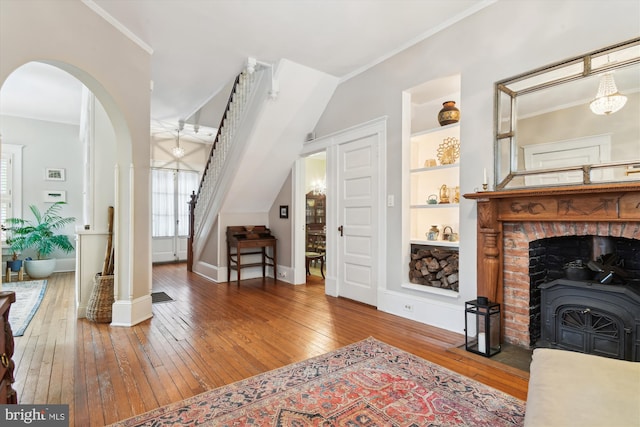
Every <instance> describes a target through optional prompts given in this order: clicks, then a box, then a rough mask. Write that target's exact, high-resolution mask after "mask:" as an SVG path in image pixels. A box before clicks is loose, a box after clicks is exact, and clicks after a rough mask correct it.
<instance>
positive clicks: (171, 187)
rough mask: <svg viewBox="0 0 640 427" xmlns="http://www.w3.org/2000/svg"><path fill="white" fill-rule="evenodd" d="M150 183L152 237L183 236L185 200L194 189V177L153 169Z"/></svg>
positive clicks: (186, 226)
mask: <svg viewBox="0 0 640 427" xmlns="http://www.w3.org/2000/svg"><path fill="white" fill-rule="evenodd" d="M151 181H152V182H151V188H152V190H151V191H152V199H151V205H152V206H151V209H152V235H153V237H173V236H186V235H187V234H188V233H189V200H190V199H191V193H192V192H193V191H195V190H196V189H197V186H198V174H197V173H196V172H192V171H175V170H167V169H153V170H152V175H151Z"/></svg>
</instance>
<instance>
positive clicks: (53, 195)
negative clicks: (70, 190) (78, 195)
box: [43, 190, 67, 203]
mask: <svg viewBox="0 0 640 427" xmlns="http://www.w3.org/2000/svg"><path fill="white" fill-rule="evenodd" d="M43 199H44V202H45V203H55V202H66V201H67V192H66V191H60V190H45V191H44V194H43Z"/></svg>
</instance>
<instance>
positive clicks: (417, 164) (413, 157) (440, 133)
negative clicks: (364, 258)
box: [409, 123, 460, 247]
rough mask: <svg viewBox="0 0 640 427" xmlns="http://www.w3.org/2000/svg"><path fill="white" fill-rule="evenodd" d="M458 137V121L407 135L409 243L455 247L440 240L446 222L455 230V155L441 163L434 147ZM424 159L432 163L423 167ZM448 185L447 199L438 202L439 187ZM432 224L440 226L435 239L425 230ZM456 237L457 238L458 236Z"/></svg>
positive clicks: (457, 218) (457, 224)
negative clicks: (434, 200)
mask: <svg viewBox="0 0 640 427" xmlns="http://www.w3.org/2000/svg"><path fill="white" fill-rule="evenodd" d="M451 137H453V138H456V139H457V140H458V141H460V124H459V123H454V124H451V125H447V126H442V127H439V128H436V129H430V130H426V131H423V132H419V133H415V134H413V135H412V136H411V152H410V171H409V174H410V185H411V189H410V202H409V203H410V206H409V209H410V218H411V219H410V221H411V224H410V230H411V231H410V232H411V236H410V242H411V244H420V245H432V246H443V247H458V246H459V242H458V241H455V242H450V241H446V240H442V236H443V231H444V228H445V227H446V226H449V227H451V229H452V230H453V232H454V233H459V229H460V214H459V204H458V203H454V197H455V188H456V187H459V185H460V165H459V163H458V161H459V159H456V162H455V163H453V164H445V165H443V164H441V163H440V162H439V160H438V155H437V154H438V147H439V146H440V145H441V144H442V143H443V141H444V140H445V139H446V138H451ZM427 159H434V160H435V161H436V166H430V167H425V161H426V160H427ZM442 185H446V186H447V188H448V189H449V201H450V203H440V197H439V196H440V189H441V187H442ZM432 195H435V196H436V197H437V199H438V203H437V204H429V203H428V202H427V200H428V199H429V197H430V196H431V197H433V196H432ZM432 225H437V226H438V228H439V229H440V234H439V236H438V240H428V239H427V236H426V234H427V233H428V231H429V228H431V226H432ZM458 240H459V239H458Z"/></svg>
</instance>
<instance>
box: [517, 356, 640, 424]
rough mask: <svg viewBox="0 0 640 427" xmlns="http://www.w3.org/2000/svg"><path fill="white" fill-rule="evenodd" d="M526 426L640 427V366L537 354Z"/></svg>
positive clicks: (613, 361) (604, 359)
mask: <svg viewBox="0 0 640 427" xmlns="http://www.w3.org/2000/svg"><path fill="white" fill-rule="evenodd" d="M524 425H525V427H554V426H558V427H571V426H580V427H586V426H598V427H602V426H616V427H623V426H636V427H637V426H640V362H628V361H624V360H617V359H610V358H606V357H600V356H594V355H589V354H582V353H575V352H571V351H564V350H555V349H547V348H539V349H535V350H534V351H533V361H532V362H531V375H530V378H529V391H528V395H527V411H526V415H525V423H524Z"/></svg>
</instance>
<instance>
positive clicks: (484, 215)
mask: <svg viewBox="0 0 640 427" xmlns="http://www.w3.org/2000/svg"><path fill="white" fill-rule="evenodd" d="M464 197H465V198H466V199H475V200H477V202H478V206H477V210H478V212H477V214H478V231H477V239H478V255H477V262H478V266H477V267H478V284H477V289H478V295H482V296H486V297H488V298H489V299H490V300H492V301H497V302H502V292H501V290H502V268H500V266H501V265H502V264H503V248H502V224H503V222H529V221H548V222H550V221H553V222H567V221H570V222H586V221H589V222H594V221H595V222H597V221H607V222H635V221H640V183H639V182H634V183H616V184H594V185H580V186H566V187H545V188H540V187H537V188H525V189H518V190H501V191H483V192H478V193H468V194H465V195H464Z"/></svg>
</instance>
